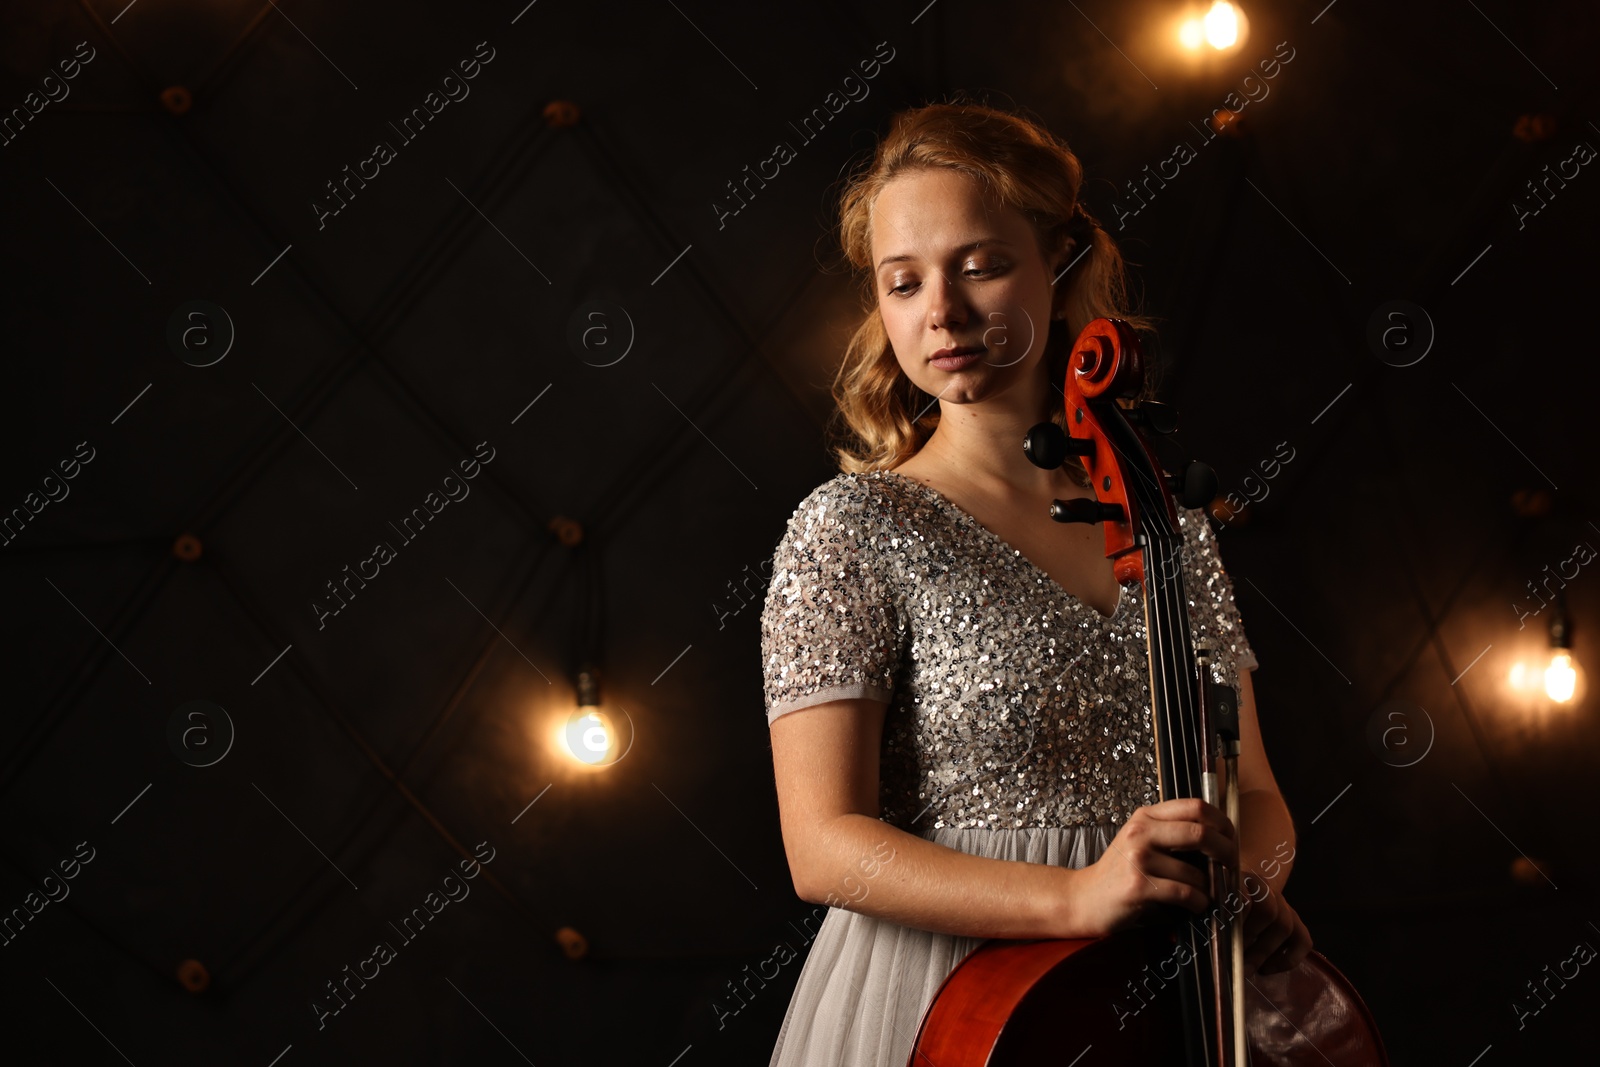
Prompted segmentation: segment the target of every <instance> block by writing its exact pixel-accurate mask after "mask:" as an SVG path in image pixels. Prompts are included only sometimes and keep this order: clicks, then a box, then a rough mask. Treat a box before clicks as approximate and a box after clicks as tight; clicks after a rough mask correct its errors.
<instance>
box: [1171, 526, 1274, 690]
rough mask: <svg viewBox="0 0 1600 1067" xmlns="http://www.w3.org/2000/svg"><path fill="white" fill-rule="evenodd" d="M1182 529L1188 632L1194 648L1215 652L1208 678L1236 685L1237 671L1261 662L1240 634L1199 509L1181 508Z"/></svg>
mask: <svg viewBox="0 0 1600 1067" xmlns="http://www.w3.org/2000/svg"><path fill="white" fill-rule="evenodd" d="M1178 513H1179V516H1180V519H1179V522H1180V525H1182V527H1183V535H1184V551H1183V557H1182V558H1183V588H1184V592H1185V593H1186V594H1187V596H1188V598H1189V630H1190V636H1191V637H1192V638H1193V639H1194V644H1195V647H1196V648H1203V647H1206V646H1210V647H1211V648H1213V649H1215V650H1216V654H1215V656H1214V657H1213V659H1212V663H1211V678H1212V681H1215V682H1220V683H1221V684H1223V685H1228V686H1232V687H1234V688H1235V689H1237V688H1238V687H1239V672H1241V671H1253V670H1255V669H1256V668H1257V667H1258V666H1260V664H1259V663H1258V662H1257V661H1256V654H1255V650H1254V649H1252V648H1251V647H1250V641H1249V639H1248V638H1246V637H1245V633H1244V621H1243V620H1242V619H1241V618H1240V617H1239V607H1238V605H1237V604H1235V603H1234V600H1233V582H1232V581H1231V580H1230V579H1229V578H1228V572H1227V571H1225V570H1223V569H1222V557H1221V555H1220V554H1219V552H1218V550H1217V535H1216V531H1214V530H1212V529H1211V524H1210V522H1209V521H1207V519H1206V514H1205V512H1204V511H1203V510H1202V509H1200V508H1180V509H1179V512H1178Z"/></svg>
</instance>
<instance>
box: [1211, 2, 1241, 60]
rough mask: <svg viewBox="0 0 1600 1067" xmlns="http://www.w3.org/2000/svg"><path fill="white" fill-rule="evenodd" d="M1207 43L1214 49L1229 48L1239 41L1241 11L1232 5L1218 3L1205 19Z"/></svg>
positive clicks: (1212, 7) (1212, 6) (1213, 5)
mask: <svg viewBox="0 0 1600 1067" xmlns="http://www.w3.org/2000/svg"><path fill="white" fill-rule="evenodd" d="M1205 30H1206V43H1207V44H1209V45H1210V46H1211V47H1212V48H1217V49H1222V48H1227V47H1228V46H1229V45H1231V44H1233V43H1234V42H1236V41H1237V40H1238V39H1239V11H1238V9H1237V8H1235V7H1234V6H1233V5H1232V4H1228V3H1223V2H1222V0H1217V3H1215V4H1212V5H1211V10H1210V11H1207V12H1206V17H1205Z"/></svg>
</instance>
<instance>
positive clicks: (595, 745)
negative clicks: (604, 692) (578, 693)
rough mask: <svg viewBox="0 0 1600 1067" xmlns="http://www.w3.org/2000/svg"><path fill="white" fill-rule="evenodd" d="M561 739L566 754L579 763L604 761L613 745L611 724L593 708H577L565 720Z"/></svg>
mask: <svg viewBox="0 0 1600 1067" xmlns="http://www.w3.org/2000/svg"><path fill="white" fill-rule="evenodd" d="M561 741H562V744H563V746H564V747H565V748H566V750H567V754H568V755H569V756H571V757H572V758H573V759H575V760H577V761H578V762H579V763H589V764H594V763H604V762H606V760H607V759H608V758H609V757H610V755H611V750H612V749H613V748H614V747H615V742H614V741H613V738H612V732H611V724H610V723H608V722H606V720H605V717H604V716H603V715H601V714H600V713H599V712H598V711H595V710H593V709H588V710H585V709H582V708H580V709H579V712H578V713H577V714H574V715H573V716H572V717H571V718H570V719H568V720H567V728H566V729H565V730H563V731H562V734H561Z"/></svg>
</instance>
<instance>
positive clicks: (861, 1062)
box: [761, 471, 1257, 1067]
mask: <svg viewBox="0 0 1600 1067" xmlns="http://www.w3.org/2000/svg"><path fill="white" fill-rule="evenodd" d="M1179 518H1180V526H1181V528H1182V530H1183V534H1184V550H1183V552H1182V554H1181V556H1180V557H1179V559H1178V560H1176V561H1174V562H1175V563H1176V564H1177V565H1179V566H1181V567H1182V568H1183V581H1184V589H1185V591H1186V593H1187V595H1188V597H1189V623H1190V627H1191V630H1192V633H1193V637H1194V639H1195V643H1196V644H1197V645H1206V644H1209V645H1210V646H1211V647H1213V648H1215V649H1216V650H1217V655H1216V658H1215V659H1214V661H1213V666H1212V676H1213V678H1215V680H1217V681H1219V682H1226V683H1227V684H1229V685H1237V684H1238V681H1237V674H1236V672H1237V671H1242V670H1251V669H1254V668H1255V667H1256V665H1257V664H1256V658H1255V654H1254V652H1253V651H1252V650H1251V648H1250V645H1249V643H1248V642H1247V640H1246V639H1245V634H1244V629H1243V625H1242V623H1241V621H1240V618H1239V613H1238V609H1237V607H1236V606H1235V605H1234V600H1233V591H1232V586H1231V583H1230V582H1229V579H1228V576H1227V574H1226V573H1225V572H1224V571H1223V569H1222V564H1221V561H1220V558H1219V556H1218V554H1217V547H1216V536H1215V534H1214V532H1213V531H1212V530H1211V528H1210V526H1209V525H1208V523H1207V521H1206V519H1205V516H1204V513H1203V512H1202V511H1200V510H1197V509H1196V510H1188V511H1185V510H1181V509H1180V511H1179ZM772 562H773V569H772V572H771V574H772V577H771V580H770V584H769V585H768V588H767V596H766V602H765V605H764V607H763V610H762V616H761V651H762V661H763V664H762V665H763V678H764V683H763V684H764V689H765V700H766V708H767V721H768V724H769V725H770V724H771V723H772V722H773V721H774V720H776V719H777V718H778V717H779V716H781V715H786V714H790V713H792V712H795V711H799V710H800V709H802V708H807V707H811V706H812V705H815V704H820V703H823V702H825V701H830V700H840V699H845V698H851V697H867V698H872V699H876V700H881V701H884V702H885V703H886V705H887V708H886V713H885V718H884V726H883V737H882V741H881V747H880V762H879V766H880V775H879V804H880V818H882V819H883V821H885V822H887V823H889V824H890V825H892V826H895V827H897V828H899V829H901V830H905V831H907V832H909V833H914V834H917V835H919V836H921V837H924V838H926V839H928V840H931V841H934V842H936V843H938V844H941V845H945V846H948V847H950V848H955V849H959V850H961V851H963V852H968V853H972V854H974V855H979V856H986V857H990V858H998V859H1009V860H1022V861H1027V862H1031V863H1050V864H1056V865H1059V866H1063V867H1084V866H1087V865H1088V864H1090V863H1093V862H1094V861H1095V860H1096V859H1098V858H1099V857H1100V855H1101V853H1102V852H1103V851H1104V850H1105V849H1106V847H1107V845H1108V843H1109V842H1110V840H1111V838H1112V837H1114V836H1115V834H1116V831H1117V829H1118V827H1119V826H1120V825H1121V824H1122V823H1123V822H1124V821H1125V820H1126V819H1127V817H1128V816H1129V814H1131V813H1132V811H1133V810H1134V809H1135V808H1137V807H1140V806H1142V805H1146V804H1153V803H1155V802H1156V800H1157V799H1158V795H1157V788H1156V781H1155V755H1154V750H1153V744H1152V737H1151V732H1150V687H1149V660H1148V652H1147V648H1148V646H1147V640H1146V635H1145V627H1144V612H1143V607H1142V605H1141V604H1140V602H1139V594H1138V592H1137V590H1136V589H1130V588H1128V587H1121V593H1120V598H1119V600H1118V603H1117V609H1116V612H1115V613H1114V614H1113V615H1111V616H1109V617H1107V616H1104V615H1101V614H1100V612H1099V611H1098V610H1096V609H1095V608H1093V607H1091V606H1090V605H1088V604H1085V603H1084V602H1082V601H1080V600H1078V599H1077V598H1076V597H1074V596H1072V595H1071V594H1069V593H1067V592H1066V591H1065V590H1064V589H1062V588H1061V586H1059V585H1058V584H1056V582H1055V580H1054V579H1052V578H1051V577H1050V576H1049V575H1048V574H1046V573H1045V572H1044V571H1042V570H1040V569H1039V568H1038V567H1037V566H1036V565H1035V564H1033V563H1032V562H1031V561H1029V560H1028V559H1027V558H1026V557H1024V556H1023V555H1022V553H1021V552H1020V550H1018V549H1015V548H1013V547H1011V546H1010V545H1009V544H1007V543H1006V542H1005V541H1003V540H1001V539H1000V538H999V537H998V536H997V535H995V534H994V533H992V532H991V531H990V530H988V529H987V528H986V527H984V526H983V525H982V524H981V523H979V522H978V520H977V519H976V518H974V517H973V516H972V515H970V514H968V513H967V512H966V511H964V510H962V509H961V508H960V507H958V506H956V505H955V504H954V503H953V502H952V501H950V500H949V499H948V498H946V497H945V496H944V495H943V494H941V493H939V492H938V491H937V490H935V489H933V488H932V487H930V486H927V485H924V484H923V483H922V482H920V481H917V480H916V479H914V478H911V477H910V476H908V475H904V474H899V473H897V472H894V471H874V472H870V473H865V474H839V475H837V476H835V477H833V478H832V479H830V480H829V481H827V482H825V483H823V484H822V485H820V486H818V487H817V488H816V489H815V490H813V491H812V492H811V493H810V494H809V495H808V496H807V497H806V498H805V499H804V500H803V501H802V502H801V503H800V506H799V507H798V508H796V509H795V512H794V515H793V516H792V517H791V518H790V520H789V523H788V527H787V529H786V530H785V532H784V535H783V540H782V541H780V542H779V544H778V546H777V549H776V550H775V552H774V555H773V561H772ZM863 884H864V885H865V886H866V888H867V891H868V892H870V882H865V883H863ZM982 943H983V940H982V939H981V938H971V937H957V936H953V935H948V934H940V933H933V932H930V931H927V930H920V929H915V928H910V927H905V926H900V925H897V924H895V923H891V922H888V921H886V920H881V919H877V918H874V917H873V916H870V915H865V914H862V913H860V912H857V911H850V910H845V909H843V908H839V907H830V908H828V910H827V917H826V919H825V920H824V921H823V923H822V924H821V926H820V928H818V929H817V931H816V935H815V938H814V940H813V942H812V944H811V948H810V951H809V954H808V955H807V956H806V958H805V963H804V965H803V967H802V969H801V972H800V976H799V979H798V985H797V986H796V988H795V991H794V995H793V997H792V998H791V1000H790V1003H789V1008H788V1012H787V1014H786V1015H785V1017H784V1021H783V1026H782V1029H781V1030H780V1031H779V1034H778V1040H777V1043H776V1046H775V1047H774V1049H773V1053H772V1059H771V1065H770V1067H904V1065H905V1063H906V1061H907V1059H909V1057H910V1054H911V1047H912V1044H913V1043H914V1041H915V1038H916V1032H917V1027H918V1025H919V1024H920V1022H921V1019H922V1015H923V1012H924V1011H925V1010H926V1008H927V1006H928V1004H929V1003H931V1002H932V999H933V996H934V994H935V993H936V992H937V991H938V988H939V985H940V983H941V982H943V981H944V979H945V977H946V976H947V975H949V973H950V972H951V971H952V970H954V969H955V966H956V964H958V963H960V962H961V960H962V959H963V958H964V957H965V956H966V955H967V954H969V953H970V952H972V951H973V950H974V949H976V948H977V947H978V946H979V945H981V944H982Z"/></svg>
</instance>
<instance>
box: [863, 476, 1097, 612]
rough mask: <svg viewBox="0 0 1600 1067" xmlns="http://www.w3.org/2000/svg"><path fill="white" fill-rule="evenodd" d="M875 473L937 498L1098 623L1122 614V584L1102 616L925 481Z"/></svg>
mask: <svg viewBox="0 0 1600 1067" xmlns="http://www.w3.org/2000/svg"><path fill="white" fill-rule="evenodd" d="M875 473H877V474H879V475H883V474H892V475H894V476H895V477H896V478H899V479H900V480H901V481H903V482H909V483H910V484H912V485H914V486H917V487H918V488H919V489H921V490H922V491H923V492H924V493H927V494H928V495H930V496H932V497H934V498H936V499H937V500H938V501H940V502H941V503H943V504H944V506H945V507H947V508H949V509H950V510H951V511H953V512H954V513H955V514H956V517H957V519H958V520H960V521H964V522H966V523H968V524H969V525H971V526H973V527H974V528H976V529H977V530H978V531H979V532H980V533H981V534H982V535H984V536H986V537H988V538H989V539H990V540H991V541H993V542H994V543H995V544H997V545H999V546H1000V547H1001V548H1003V549H1005V550H1006V551H1007V552H1009V553H1011V555H1012V556H1014V557H1015V558H1017V559H1019V560H1021V561H1022V564H1023V566H1025V567H1028V568H1030V569H1031V570H1032V571H1033V573H1034V574H1036V575H1038V576H1039V577H1041V578H1043V579H1044V580H1045V581H1046V582H1049V583H1050V584H1051V585H1052V586H1054V587H1055V589H1056V592H1058V593H1060V594H1061V595H1062V596H1064V597H1066V598H1067V599H1068V600H1070V601H1072V602H1073V603H1074V604H1078V605H1081V606H1082V607H1083V608H1085V609H1086V610H1088V611H1089V612H1090V613H1091V614H1093V615H1095V616H1096V617H1097V618H1099V619H1100V621H1101V622H1110V621H1111V620H1112V619H1115V618H1116V617H1117V616H1118V615H1119V614H1121V612H1122V601H1123V598H1124V597H1126V596H1127V595H1128V588H1127V586H1125V585H1123V584H1122V583H1121V582H1118V583H1117V606H1116V608H1115V609H1113V611H1112V612H1111V614H1110V615H1103V614H1101V612H1100V609H1099V608H1097V607H1095V606H1094V605H1093V604H1091V603H1089V602H1088V601H1086V600H1084V599H1083V598H1081V597H1078V596H1075V595H1074V594H1072V593H1069V592H1067V590H1066V588H1065V587H1064V586H1063V585H1062V584H1061V583H1060V582H1058V581H1056V580H1055V579H1054V578H1053V577H1051V576H1050V572H1049V571H1047V570H1045V569H1044V568H1043V567H1041V566H1039V565H1038V564H1037V563H1035V562H1034V561H1033V560H1031V559H1029V558H1028V557H1027V556H1026V555H1024V554H1023V551H1022V549H1020V548H1017V547H1016V546H1015V545H1013V544H1011V542H1009V541H1007V540H1006V539H1005V538H1003V537H1001V536H1000V535H999V534H997V533H995V532H994V531H993V530H991V529H989V527H987V526H985V525H984V524H983V523H981V522H979V521H978V519H977V516H975V515H973V514H972V512H970V511H968V510H967V509H966V508H964V507H962V506H961V505H960V504H957V503H956V502H955V501H954V500H951V499H950V498H949V497H947V496H945V495H944V494H943V493H941V492H940V491H939V490H937V489H935V488H934V487H933V486H931V485H929V484H928V483H927V482H924V481H922V480H921V479H920V478H913V477H911V475H909V474H901V473H900V472H899V471H896V470H889V469H882V470H878V471H876V472H875Z"/></svg>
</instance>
